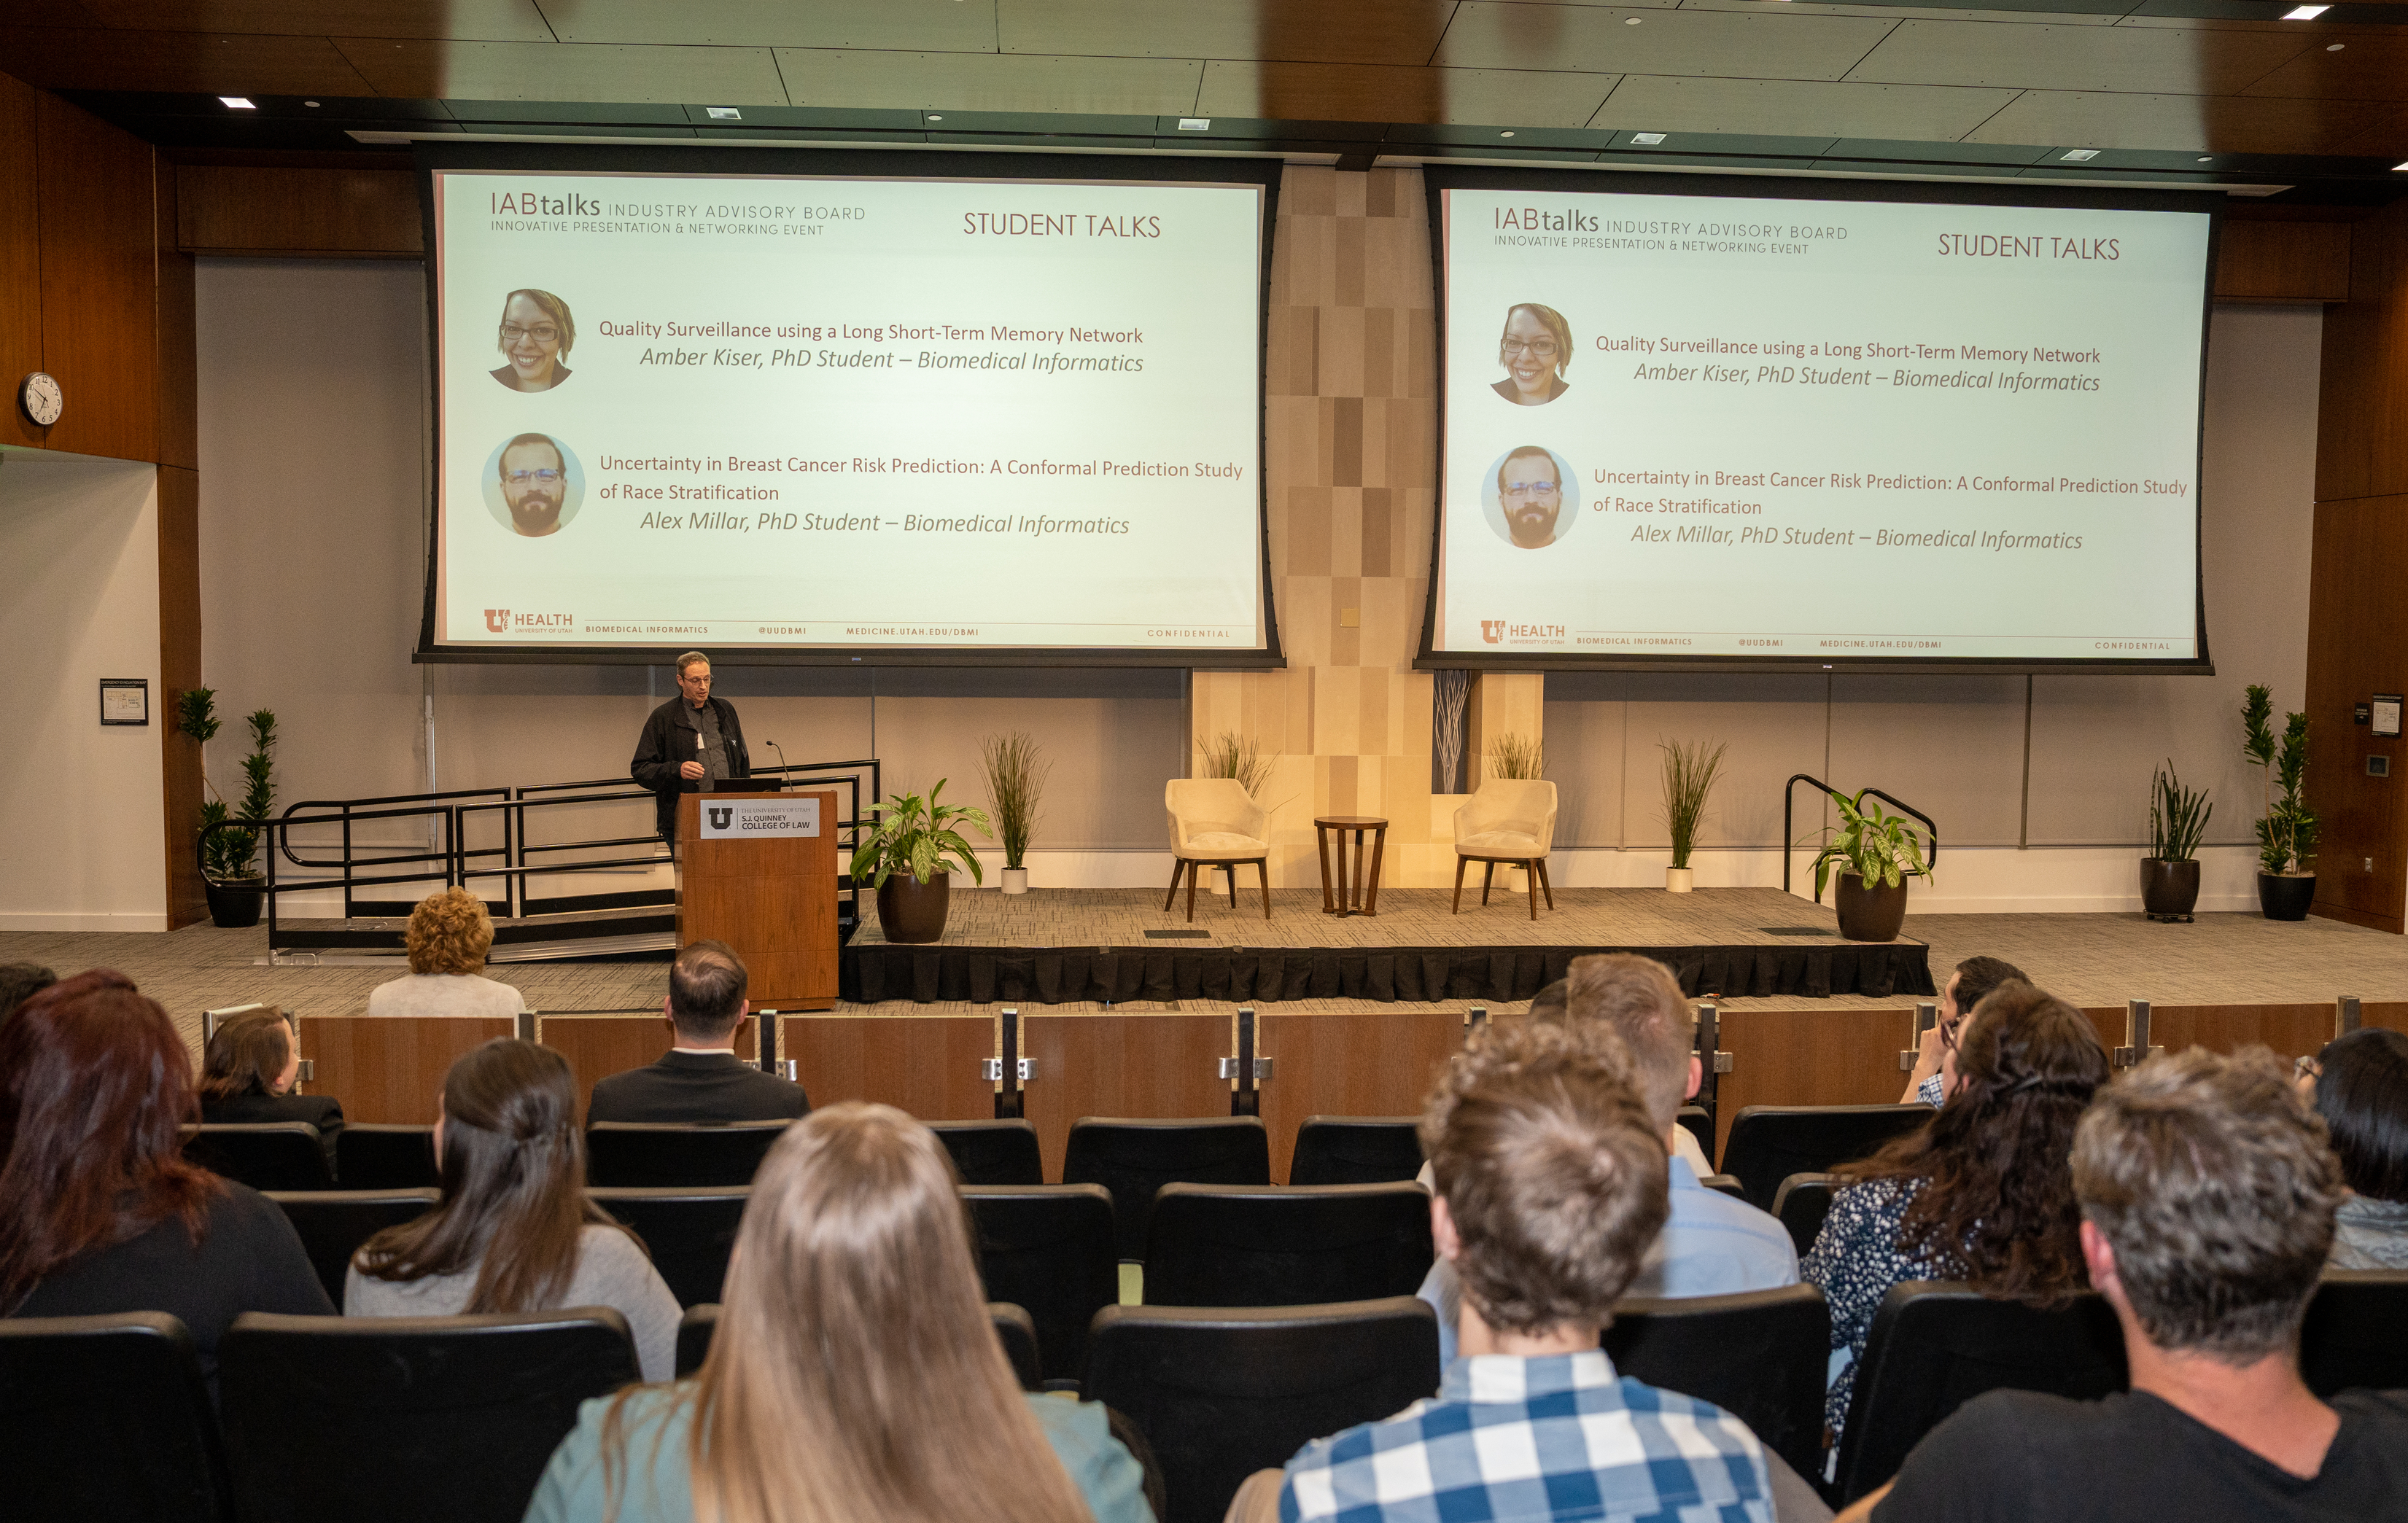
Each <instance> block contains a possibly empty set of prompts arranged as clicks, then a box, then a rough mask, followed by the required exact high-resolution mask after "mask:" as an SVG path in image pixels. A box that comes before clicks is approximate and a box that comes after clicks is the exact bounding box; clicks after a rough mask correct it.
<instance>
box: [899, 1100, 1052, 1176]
mask: <svg viewBox="0 0 2408 1523" xmlns="http://www.w3.org/2000/svg"><path fill="white" fill-rule="evenodd" d="M927 1125H928V1130H929V1131H931V1132H935V1133H936V1134H937V1140H938V1141H939V1142H940V1143H943V1144H944V1145H945V1151H946V1152H948V1153H950V1154H952V1155H953V1171H954V1172H955V1173H956V1174H960V1175H961V1176H962V1183H963V1184H965V1185H1041V1184H1043V1183H1045V1161H1044V1160H1043V1158H1042V1157H1040V1156H1039V1153H1038V1151H1037V1128H1036V1126H1035V1125H1033V1124H1032V1123H1030V1122H1028V1121H1025V1120H1022V1119H1019V1118H1017V1117H1014V1118H1013V1119H1011V1120H1006V1121H930V1122H929V1123H928V1124H927Z"/></svg>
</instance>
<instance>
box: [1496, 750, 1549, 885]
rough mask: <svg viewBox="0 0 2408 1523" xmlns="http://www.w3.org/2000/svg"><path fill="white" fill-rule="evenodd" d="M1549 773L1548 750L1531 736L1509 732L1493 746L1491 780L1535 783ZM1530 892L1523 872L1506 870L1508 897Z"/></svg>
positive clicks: (1514, 869) (1517, 869) (1514, 868)
mask: <svg viewBox="0 0 2408 1523" xmlns="http://www.w3.org/2000/svg"><path fill="white" fill-rule="evenodd" d="M1546 770H1547V746H1546V742H1544V741H1541V740H1534V739H1532V738H1531V737H1529V736H1528V735H1525V734H1520V733H1515V732H1513V731H1510V730H1509V731H1507V732H1506V733H1503V734H1501V735H1498V737H1497V738H1496V739H1495V740H1493V741H1491V742H1489V745H1488V776H1491V777H1517V778H1524V779H1528V780H1531V781H1535V780H1537V779H1538V778H1540V777H1541V776H1544V775H1545V774H1546ZM1528 890H1529V884H1528V883H1527V882H1526V881H1525V880H1524V875H1523V870H1522V869H1521V868H1519V867H1508V868H1506V869H1505V891H1506V892H1507V893H1525V892H1527V891H1528Z"/></svg>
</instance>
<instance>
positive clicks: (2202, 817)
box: [2141, 761, 2215, 923]
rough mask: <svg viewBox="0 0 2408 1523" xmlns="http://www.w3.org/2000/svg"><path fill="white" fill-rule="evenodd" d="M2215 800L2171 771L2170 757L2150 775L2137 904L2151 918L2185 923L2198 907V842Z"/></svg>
mask: <svg viewBox="0 0 2408 1523" xmlns="http://www.w3.org/2000/svg"><path fill="white" fill-rule="evenodd" d="M2214 812H2215V805H2214V804H2210V803H2208V802H2207V794H2206V792H2205V790H2200V791H2196V792H2195V791H2193V790H2190V789H2187V788H2185V787H2183V785H2182V779H2181V778H2180V777H2177V776H2174V764H2173V762H2172V761H2167V762H2166V764H2165V765H2164V766H2163V767H2161V768H2159V769H2158V770H2157V773H2156V775H2155V776H2152V777H2151V778H2150V779H2149V855H2148V856H2146V857H2143V859H2141V907H2142V908H2143V910H2144V911H2146V912H2147V914H2148V917H2149V918H2150V919H2152V920H2180V921H2183V922H2186V923H2187V922H2188V921H2189V920H2190V918H2191V911H2192V910H2194V909H2196V908H2198V907H2199V844H2200V841H2201V840H2203V839H2204V838H2205V837H2206V835H2207V817H2208V816H2210V815H2212V814H2214Z"/></svg>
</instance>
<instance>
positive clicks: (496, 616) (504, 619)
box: [485, 608, 510, 634]
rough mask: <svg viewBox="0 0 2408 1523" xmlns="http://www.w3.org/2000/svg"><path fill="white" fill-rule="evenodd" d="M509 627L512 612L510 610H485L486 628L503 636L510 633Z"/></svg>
mask: <svg viewBox="0 0 2408 1523" xmlns="http://www.w3.org/2000/svg"><path fill="white" fill-rule="evenodd" d="M509 627H510V611H509V609H508V608H488V609H486V610H485V628H487V629H488V630H491V631H492V632H493V633H495V634H503V633H508V632H509Z"/></svg>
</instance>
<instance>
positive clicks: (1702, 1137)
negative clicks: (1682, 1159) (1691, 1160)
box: [1672, 1105, 1714, 1162]
mask: <svg viewBox="0 0 2408 1523" xmlns="http://www.w3.org/2000/svg"><path fill="white" fill-rule="evenodd" d="M1672 1119H1673V1120H1675V1121H1678V1122H1680V1123H1681V1124H1682V1125H1683V1126H1684V1127H1687V1128H1688V1129H1689V1135H1690V1136H1692V1137H1695V1138H1697V1139H1698V1150H1699V1152H1701V1153H1703V1154H1705V1155H1706V1159H1707V1161H1709V1162H1712V1161H1713V1156H1714V1113H1713V1112H1712V1111H1710V1110H1708V1109H1706V1108H1705V1107H1704V1106H1703V1105H1684V1106H1682V1107H1681V1108H1680V1110H1679V1111H1678V1112H1677V1113H1676V1114H1675V1115H1674V1116H1673V1117H1672Z"/></svg>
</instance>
